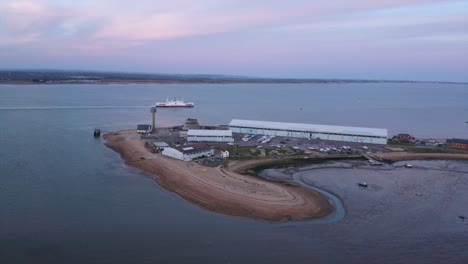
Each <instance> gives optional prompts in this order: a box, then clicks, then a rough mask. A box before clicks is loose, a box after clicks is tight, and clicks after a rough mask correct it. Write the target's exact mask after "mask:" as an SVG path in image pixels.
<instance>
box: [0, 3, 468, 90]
mask: <svg viewBox="0 0 468 264" xmlns="http://www.w3.org/2000/svg"><path fill="white" fill-rule="evenodd" d="M0 69H61V70H66V69H80V70H99V71H124V72H145V73H182V74H225V75H241V76H258V77H284V78H340V79H386V80H422V81H455V82H468V1H467V0H464V1H450V0H446V1H437V0H288V1H284V0H170V1H167V0H165V1H160V0H138V1H137V0H133V1H125V0H79V1H72V0H36V1H34V0H26V1H22V0H0Z"/></svg>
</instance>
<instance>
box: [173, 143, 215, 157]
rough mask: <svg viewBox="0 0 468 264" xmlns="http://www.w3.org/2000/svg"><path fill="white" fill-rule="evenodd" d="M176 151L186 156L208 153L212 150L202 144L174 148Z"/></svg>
mask: <svg viewBox="0 0 468 264" xmlns="http://www.w3.org/2000/svg"><path fill="white" fill-rule="evenodd" d="M174 149H177V150H178V151H180V152H182V153H184V154H188V155H190V154H193V153H199V152H206V151H210V150H211V149H212V148H211V147H210V146H208V145H206V144H203V145H200V144H186V145H182V146H178V147H174Z"/></svg>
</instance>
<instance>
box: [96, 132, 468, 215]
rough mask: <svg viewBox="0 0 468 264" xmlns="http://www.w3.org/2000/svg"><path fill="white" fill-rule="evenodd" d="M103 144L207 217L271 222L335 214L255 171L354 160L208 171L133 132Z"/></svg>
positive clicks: (319, 199)
mask: <svg viewBox="0 0 468 264" xmlns="http://www.w3.org/2000/svg"><path fill="white" fill-rule="evenodd" d="M103 138H104V139H105V140H106V142H105V145H106V146H107V147H109V148H111V149H113V150H114V151H116V152H117V153H119V154H120V156H121V158H122V160H123V161H124V162H125V163H126V164H127V165H129V166H131V167H134V168H137V169H140V170H142V171H143V172H145V173H147V174H149V175H151V176H152V177H153V178H154V179H155V180H156V181H157V182H158V184H159V185H160V186H161V187H163V188H164V189H166V190H168V191H171V192H175V193H177V194H178V195H180V196H181V197H182V198H183V199H185V200H187V201H190V202H192V203H194V204H196V205H198V206H201V207H203V208H205V209H208V210H210V211H213V212H217V213H221V214H225V215H230V216H240V217H246V218H253V219H259V220H266V221H271V222H282V221H286V220H310V219H317V218H323V217H327V216H329V215H331V214H332V213H333V212H334V211H335V209H336V208H334V204H333V202H330V200H329V198H327V197H326V196H324V195H323V194H321V193H320V192H319V191H317V190H314V189H311V188H307V187H304V186H302V185H301V184H297V185H296V184H294V183H292V182H283V181H281V182H277V181H270V180H267V179H264V178H261V177H257V176H255V175H256V174H257V171H258V170H259V169H260V168H275V167H279V166H280V167H281V166H294V165H301V164H305V163H304V162H306V163H311V162H312V163H313V162H316V161H326V160H341V159H356V158H359V157H356V156H355V155H351V156H313V157H310V156H309V157H305V156H304V157H295V158H287V159H278V158H262V159H247V160H230V161H229V163H228V165H225V166H218V167H214V168H213V167H206V166H202V165H200V164H198V163H196V162H194V161H190V162H185V161H180V160H176V159H172V158H168V157H165V156H163V155H161V154H153V153H151V152H150V151H148V150H147V149H146V148H145V147H144V142H145V140H141V139H140V135H139V134H137V133H136V131H135V130H123V131H117V132H110V133H107V134H105V135H104V136H103ZM369 156H370V157H372V158H374V159H376V160H380V161H383V162H390V163H393V162H397V161H404V160H425V159H438V160H468V154H451V153H409V152H389V153H374V154H371V155H369ZM361 158H362V157H361Z"/></svg>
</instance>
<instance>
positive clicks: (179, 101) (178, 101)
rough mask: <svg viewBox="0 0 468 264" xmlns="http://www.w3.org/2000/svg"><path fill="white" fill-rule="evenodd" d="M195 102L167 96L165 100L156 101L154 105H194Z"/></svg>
mask: <svg viewBox="0 0 468 264" xmlns="http://www.w3.org/2000/svg"><path fill="white" fill-rule="evenodd" d="M194 106H195V104H194V103H193V102H187V103H186V102H184V100H183V99H177V98H175V97H174V98H167V99H166V102H157V103H156V107H173V108H175V107H194Z"/></svg>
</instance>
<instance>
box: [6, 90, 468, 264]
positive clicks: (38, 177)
mask: <svg viewBox="0 0 468 264" xmlns="http://www.w3.org/2000/svg"><path fill="white" fill-rule="evenodd" d="M172 96H178V97H184V98H185V99H186V100H190V101H194V102H195V104H196V107H195V108H193V109H164V110H159V112H158V114H157V123H158V125H159V126H168V125H178V124H181V123H182V122H183V121H184V120H185V119H186V118H188V117H191V118H198V119H199V122H200V123H202V124H227V123H228V122H229V121H230V120H231V119H232V118H242V119H258V120H270V121H284V122H305V123H317V124H330V125H352V126H366V127H383V128H388V129H389V133H390V134H393V133H398V132H409V133H412V134H414V135H416V136H421V137H465V138H466V137H468V135H467V134H468V124H465V121H468V103H467V102H468V85H442V84H388V83H387V84H303V85H302V84H301V85H285V84H281V85H250V84H245V85H237V84H236V85H215V84H214V85H40V86H14V85H2V86H0V262H1V263H32V262H34V263H155V262H158V261H159V262H166V263H167V262H177V263H246V262H249V263H280V262H288V263H311V262H321V263H324V262H330V263H347V262H348V263H349V262H355V263H363V262H372V263H386V262H388V263H398V261H402V262H404V261H403V260H407V259H412V260H414V262H416V263H417V262H418V261H419V262H420V263H427V262H428V261H429V262H431V261H432V262H433V263H438V262H440V261H442V260H444V259H447V257H449V256H450V260H453V261H457V260H460V259H461V258H463V257H466V255H462V254H460V248H462V247H463V245H468V244H466V241H468V240H467V238H468V236H467V233H466V232H468V231H465V232H460V230H459V229H456V230H457V232H456V233H454V232H452V231H453V229H452V228H449V227H450V225H449V224H447V225H446V224H441V226H435V227H434V228H435V229H437V228H438V229H442V230H445V229H447V230H452V231H447V232H436V233H434V230H433V229H427V228H423V229H421V230H419V229H418V231H417V232H411V233H410V234H406V232H403V231H404V230H403V231H402V230H400V231H399V230H398V229H396V230H394V231H395V233H389V232H383V233H382V235H378V234H377V235H376V234H375V233H373V234H369V232H365V228H366V227H365V226H362V225H359V228H363V230H364V231H363V232H360V231H359V230H358V229H356V228H354V227H353V226H354V225H351V224H349V223H350V222H349V221H350V220H349V216H347V217H348V218H347V217H345V218H344V219H343V221H340V222H338V223H333V224H322V225H316V224H313V223H309V222H301V223H293V224H291V223H287V224H269V223H264V222H261V221H253V220H247V219H240V218H233V217H226V216H222V215H219V214H214V213H211V212H208V211H206V210H204V209H201V208H198V207H197V206H194V205H192V204H190V203H188V202H185V201H184V200H182V199H181V198H179V197H178V196H177V195H175V194H173V193H170V192H167V191H165V190H164V189H162V188H160V187H159V186H158V185H157V184H156V183H155V182H154V181H153V180H152V179H151V178H150V177H147V176H146V175H144V174H142V173H140V172H138V171H136V170H133V169H131V168H127V167H126V166H124V165H123V164H122V162H121V160H120V159H119V156H118V154H116V153H114V152H113V151H111V150H110V149H108V148H106V147H105V146H104V145H103V142H102V140H101V139H94V138H93V137H92V131H93V129H94V128H101V129H102V130H104V131H112V130H117V129H127V128H135V127H136V124H138V123H143V122H144V123H149V122H150V118H151V115H150V112H149V109H148V107H146V106H148V105H150V104H153V103H154V102H155V101H160V100H164V99H165V98H166V97H172ZM301 108H302V109H301ZM337 173H339V172H338V171H337ZM415 173H417V172H416V171H415ZM420 173H424V171H423V172H420ZM462 175H463V174H462ZM462 179H464V178H462ZM447 199H449V198H447ZM345 206H346V202H345ZM467 210H468V209H467ZM467 214H468V213H467ZM371 218H372V217H371ZM353 221H356V220H353ZM366 221H367V222H366V223H369V224H370V225H372V224H373V222H372V221H370V220H366ZM401 221H404V220H401ZM351 222H352V221H351ZM444 223H445V222H444ZM455 224H458V223H455ZM380 226H381V225H380V224H379V225H373V226H372V228H371V229H369V230H373V232H375V231H376V228H377V227H380ZM382 228H383V227H382ZM414 228H415V229H417V225H416V226H415V227H414ZM463 228H464V227H463ZM466 229H467V230H468V226H467V228H466ZM405 230H406V229H405ZM427 230H429V231H427ZM461 230H464V229H461ZM347 231H349V232H347ZM388 241H391V242H392V243H389V242H388ZM397 241H399V242H401V243H400V244H398V243H397ZM370 245H372V250H369V246H370ZM433 248H436V249H440V252H441V253H440V254H439V253H437V252H436V253H437V254H436V253H435V252H434V251H432V249H433ZM454 256H455V258H454ZM457 257H459V258H457ZM410 262H411V261H410ZM460 263H462V262H460Z"/></svg>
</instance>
